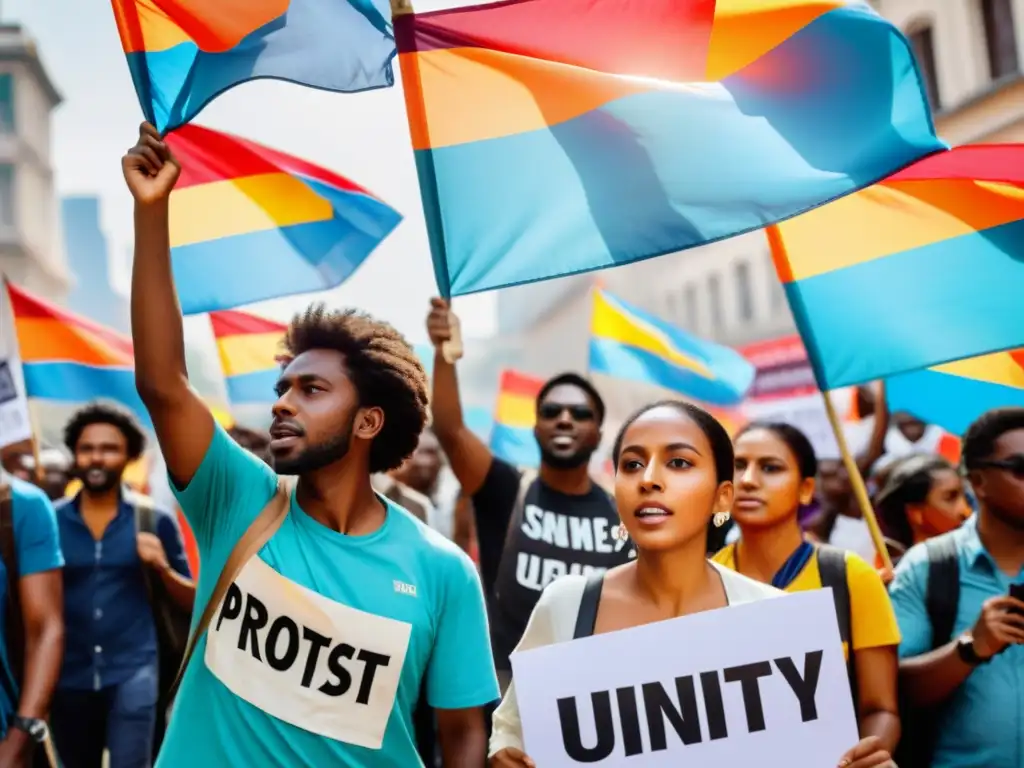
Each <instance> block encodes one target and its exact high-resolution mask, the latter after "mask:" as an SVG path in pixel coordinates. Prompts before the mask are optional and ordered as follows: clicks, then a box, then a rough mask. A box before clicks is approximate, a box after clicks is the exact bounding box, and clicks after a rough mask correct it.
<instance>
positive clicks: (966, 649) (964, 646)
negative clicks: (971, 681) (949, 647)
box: [956, 632, 992, 667]
mask: <svg viewBox="0 0 1024 768" xmlns="http://www.w3.org/2000/svg"><path fill="white" fill-rule="evenodd" d="M956 653H957V656H959V657H960V660H961V661H962V662H963V663H964V664H968V665H970V666H972V667H977V666H979V665H981V664H988V663H989V662H990V661H992V659H991V658H988V659H983V658H981V656H979V655H978V652H977V651H976V650H974V636H973V635H971V633H970V632H965V633H964V634H962V635H960V637H959V639H958V640H957V641H956Z"/></svg>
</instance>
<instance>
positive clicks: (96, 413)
mask: <svg viewBox="0 0 1024 768" xmlns="http://www.w3.org/2000/svg"><path fill="white" fill-rule="evenodd" d="M93 424H109V425H110V426H112V427H116V428H117V429H118V430H120V432H121V434H122V435H124V439H125V442H126V443H127V450H128V461H135V460H136V459H138V458H139V457H140V456H142V454H143V452H144V451H145V450H146V434H145V432H143V431H142V427H140V426H139V422H138V421H137V420H136V418H135V417H134V416H133V415H132V414H131V412H130V411H128V410H126V409H125V408H122V407H121V406H120V405H117V404H116V403H111V402H105V401H102V400H98V401H96V402H93V403H89V404H88V405H86V406H85V407H84V408H80V409H79V410H77V411H75V415H74V416H72V417H71V419H70V420H69V421H68V423H67V424H66V425H65V427H64V445H66V446H67V447H68V450H69V451H71V453H72V454H74V453H75V447H76V446H77V445H78V441H79V440H81V439H82V433H83V432H84V431H85V428H86V427H90V426H92V425H93Z"/></svg>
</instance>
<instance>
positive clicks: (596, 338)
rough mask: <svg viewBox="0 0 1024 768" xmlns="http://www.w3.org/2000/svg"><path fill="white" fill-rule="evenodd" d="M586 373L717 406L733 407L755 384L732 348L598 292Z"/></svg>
mask: <svg viewBox="0 0 1024 768" xmlns="http://www.w3.org/2000/svg"><path fill="white" fill-rule="evenodd" d="M590 371H591V373H602V374H605V375H607V376H615V377H616V378H620V379H628V380H630V381H639V382H642V383H644V384H653V385H654V386H656V387H663V388H665V389H671V390H673V391H675V392H679V393H680V394H682V395H686V396H687V397H689V398H692V399H694V400H700V401H701V402H704V403H709V404H712V405H718V406H725V405H736V404H738V403H739V402H740V401H742V400H743V397H744V395H745V394H746V393H747V390H748V389H750V385H751V384H752V383H753V381H754V366H753V365H751V364H750V361H748V360H747V359H746V358H745V357H743V355H741V354H740V353H739V352H737V351H736V350H734V349H730V348H729V347H723V346H721V345H719V344H715V343H713V342H710V341H705V340H703V339H698V338H697V337H695V336H691V335H690V334H688V333H686V332H684V331H682V330H680V329H679V328H675V327H674V326H672V325H670V324H669V323H666V322H664V321H663V320H659V319H658V318H656V317H654V316H653V315H650V314H648V313H646V312H644V311H643V310H641V309H640V308H639V307H634V306H632V305H630V304H627V303H626V302H624V301H622V299H618V298H616V297H614V296H612V295H611V294H609V293H607V292H605V291H603V290H601V289H596V290H595V291H594V310H593V315H592V317H591V324H590Z"/></svg>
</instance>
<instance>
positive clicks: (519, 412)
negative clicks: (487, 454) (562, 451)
mask: <svg viewBox="0 0 1024 768" xmlns="http://www.w3.org/2000/svg"><path fill="white" fill-rule="evenodd" d="M543 386H544V380H543V379H537V378H534V377H533V376H527V375H526V374H524V373H519V372H518V371H511V370H504V371H502V372H501V381H500V383H499V385H498V400H497V403H496V404H495V407H494V426H493V427H492V429H491V453H493V454H494V455H495V456H496V457H497V458H499V459H503V460H504V461H507V462H508V463H509V464H514V465H516V466H519V467H538V466H540V448H539V447H538V446H537V438H535V437H534V436H533V427H534V425H535V424H536V423H537V395H538V394H539V393H540V390H541V387H543Z"/></svg>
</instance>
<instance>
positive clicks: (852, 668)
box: [817, 544, 859, 711]
mask: <svg viewBox="0 0 1024 768" xmlns="http://www.w3.org/2000/svg"><path fill="white" fill-rule="evenodd" d="M817 550H818V572H819V573H820V574H821V586H822V587H830V588H831V589H832V601H833V603H835V606H836V619H837V620H838V621H839V637H840V638H841V639H842V641H843V642H844V643H846V651H847V659H846V672H847V675H848V676H849V678H850V692H851V693H852V694H853V704H854V711H856V709H857V700H858V696H857V691H858V688H859V685H858V682H857V658H856V654H855V653H854V650H853V613H852V611H851V609H850V582H849V581H848V580H847V578H846V551H845V550H842V549H839V548H838V547H833V546H830V545H828V544H818V545H817Z"/></svg>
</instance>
